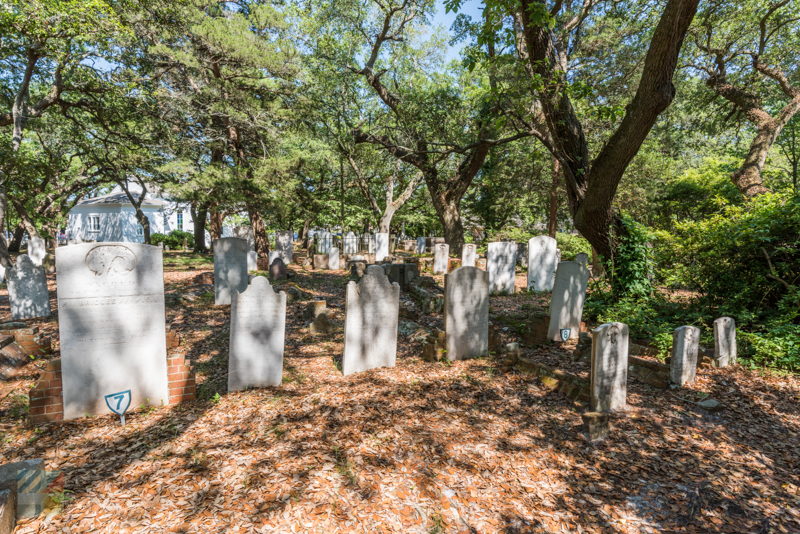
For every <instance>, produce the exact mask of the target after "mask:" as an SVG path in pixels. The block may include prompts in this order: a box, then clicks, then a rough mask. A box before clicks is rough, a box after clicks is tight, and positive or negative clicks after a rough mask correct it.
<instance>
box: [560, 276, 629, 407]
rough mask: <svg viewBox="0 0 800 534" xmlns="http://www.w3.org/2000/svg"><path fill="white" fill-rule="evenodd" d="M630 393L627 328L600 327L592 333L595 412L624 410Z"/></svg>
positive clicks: (592, 394)
mask: <svg viewBox="0 0 800 534" xmlns="http://www.w3.org/2000/svg"><path fill="white" fill-rule="evenodd" d="M562 263H563V262H562ZM557 284H558V282H556V285H557ZM627 392H628V326H627V325H625V324H623V323H606V324H603V325H600V326H598V327H597V328H595V329H594V330H592V367H591V407H592V410H593V411H595V412H617V411H620V410H624V409H625V406H626V396H627Z"/></svg>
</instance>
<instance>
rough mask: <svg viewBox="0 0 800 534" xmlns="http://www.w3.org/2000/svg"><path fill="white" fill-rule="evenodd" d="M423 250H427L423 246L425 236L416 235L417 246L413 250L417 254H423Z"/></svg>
mask: <svg viewBox="0 0 800 534" xmlns="http://www.w3.org/2000/svg"><path fill="white" fill-rule="evenodd" d="M425 250H427V249H426V247H425V238H424V237H418V238H417V247H416V249H414V252H416V253H417V254H425Z"/></svg>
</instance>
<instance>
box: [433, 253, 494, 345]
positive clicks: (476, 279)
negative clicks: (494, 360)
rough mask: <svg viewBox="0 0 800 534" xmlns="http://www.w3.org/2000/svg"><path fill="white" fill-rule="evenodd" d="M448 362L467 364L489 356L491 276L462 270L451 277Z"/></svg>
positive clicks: (446, 324) (447, 291)
mask: <svg viewBox="0 0 800 534" xmlns="http://www.w3.org/2000/svg"><path fill="white" fill-rule="evenodd" d="M444 310H445V315H444V329H445V336H446V340H447V358H448V359H449V360H464V359H467V358H476V357H479V356H484V355H486V354H487V353H488V352H489V274H488V273H487V272H486V271H483V270H481V269H478V268H477V267H459V268H458V269H455V270H454V271H453V272H451V273H450V274H448V275H447V277H446V279H445V293H444Z"/></svg>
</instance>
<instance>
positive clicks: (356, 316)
mask: <svg viewBox="0 0 800 534" xmlns="http://www.w3.org/2000/svg"><path fill="white" fill-rule="evenodd" d="M399 313H400V286H399V285H398V284H397V283H391V282H389V278H387V277H386V275H385V274H384V272H383V267H381V266H380V265H370V266H369V267H367V272H366V274H365V275H364V276H363V277H362V278H361V281H360V282H358V283H356V282H353V281H351V282H348V283H347V301H346V315H345V321H344V356H343V358H342V373H343V374H345V375H349V374H352V373H357V372H360V371H366V370H367V369H373V368H375V367H394V362H395V357H396V355H397V323H398V316H399Z"/></svg>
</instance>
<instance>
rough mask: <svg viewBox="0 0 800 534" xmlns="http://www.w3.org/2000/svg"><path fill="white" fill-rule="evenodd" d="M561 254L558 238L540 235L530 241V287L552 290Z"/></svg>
mask: <svg viewBox="0 0 800 534" xmlns="http://www.w3.org/2000/svg"><path fill="white" fill-rule="evenodd" d="M558 261H559V254H558V244H557V243H556V240H555V239H553V238H552V237H550V236H546V235H540V236H536V237H532V238H531V239H530V240H529V241H528V289H532V290H534V291H552V290H553V282H554V281H555V277H556V268H557V267H558Z"/></svg>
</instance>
